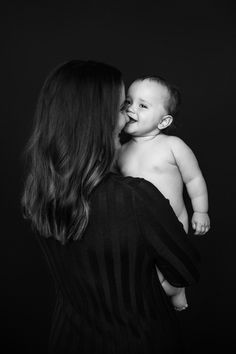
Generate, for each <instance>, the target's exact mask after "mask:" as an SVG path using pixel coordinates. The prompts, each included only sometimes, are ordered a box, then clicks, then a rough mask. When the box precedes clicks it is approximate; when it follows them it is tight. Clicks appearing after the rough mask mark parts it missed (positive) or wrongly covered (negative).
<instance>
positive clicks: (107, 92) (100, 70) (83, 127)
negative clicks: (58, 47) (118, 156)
mask: <svg viewBox="0 0 236 354" xmlns="http://www.w3.org/2000/svg"><path fill="white" fill-rule="evenodd" d="M121 87H122V77H121V73H120V71H119V70H117V69H115V68H113V67H111V66H109V65H106V64H103V63H97V62H92V61H79V60H73V61H70V62H67V63H65V64H63V65H60V66H59V67H58V68H56V69H55V70H54V71H53V72H52V73H51V74H50V75H49V76H48V78H47V79H46V81H45V83H44V85H43V87H42V89H41V92H40V95H39V98H38V103H37V108H36V112H35V119H34V127H33V132H32V135H31V137H30V139H29V142H28V144H27V145H26V148H25V151H24V154H26V159H27V162H28V168H29V170H28V175H27V178H26V182H25V186H24V192H23V195H22V200H21V205H22V209H23V216H24V217H25V218H26V219H29V220H30V221H31V222H32V226H33V229H34V230H37V231H38V232H39V233H40V234H41V235H43V236H46V237H49V236H52V237H54V238H56V239H57V240H59V241H60V242H61V243H62V244H65V243H66V242H67V241H68V240H69V239H73V240H76V239H80V238H81V237H82V234H83V232H84V230H85V228H86V226H87V224H88V219H89V198H90V194H91V192H92V191H93V189H94V188H95V187H96V186H97V185H98V183H99V182H100V181H101V180H102V179H103V177H104V176H105V175H106V174H107V173H108V172H109V171H110V169H111V166H112V163H113V158H114V140H113V132H114V129H115V125H116V120H117V116H118V110H119V100H120V92H121Z"/></svg>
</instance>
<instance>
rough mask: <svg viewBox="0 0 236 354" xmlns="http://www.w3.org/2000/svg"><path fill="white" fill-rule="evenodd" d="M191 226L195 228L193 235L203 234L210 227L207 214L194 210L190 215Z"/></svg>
mask: <svg viewBox="0 0 236 354" xmlns="http://www.w3.org/2000/svg"><path fill="white" fill-rule="evenodd" d="M192 227H193V229H194V230H195V233H194V234H195V235H205V233H207V231H209V229H210V218H209V216H208V214H207V213H200V212H197V211H195V212H194V213H193V217H192Z"/></svg>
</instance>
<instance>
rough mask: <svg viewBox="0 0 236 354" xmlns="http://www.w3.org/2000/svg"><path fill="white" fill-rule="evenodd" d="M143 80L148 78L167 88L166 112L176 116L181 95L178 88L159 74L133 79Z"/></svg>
mask: <svg viewBox="0 0 236 354" xmlns="http://www.w3.org/2000/svg"><path fill="white" fill-rule="evenodd" d="M144 80H149V81H154V82H156V83H158V84H160V85H162V86H164V87H166V88H167V90H168V92H169V95H170V97H169V100H168V103H167V107H166V109H167V113H168V114H170V115H172V116H173V117H176V115H177V113H178V112H179V108H180V104H181V95H180V91H179V89H178V88H177V87H176V86H174V85H172V84H171V83H169V82H168V81H167V80H165V79H164V78H163V77H161V76H156V75H154V76H142V77H139V78H137V79H136V80H135V81H144Z"/></svg>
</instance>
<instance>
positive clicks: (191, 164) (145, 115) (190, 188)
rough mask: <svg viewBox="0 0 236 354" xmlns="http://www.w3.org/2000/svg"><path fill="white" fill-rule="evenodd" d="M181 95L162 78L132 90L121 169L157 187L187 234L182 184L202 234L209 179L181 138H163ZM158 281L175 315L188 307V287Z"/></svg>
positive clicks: (206, 227)
mask: <svg viewBox="0 0 236 354" xmlns="http://www.w3.org/2000/svg"><path fill="white" fill-rule="evenodd" d="M179 97H180V95H179V92H178V90H177V89H176V88H174V87H173V86H171V85H170V84H169V83H168V82H166V81H165V80H164V79H162V78H160V77H144V78H140V79H137V80H135V81H134V82H133V83H132V84H131V86H130V87H129V90H128V94H127V98H126V102H125V111H126V114H127V116H128V118H129V121H128V123H127V124H126V126H125V130H124V131H125V132H126V133H128V134H129V135H130V136H131V140H129V141H128V142H126V143H125V144H123V145H121V147H120V151H119V155H118V160H117V163H118V167H119V169H120V172H121V173H122V174H123V175H124V176H132V177H141V178H145V179H146V180H148V181H150V182H151V183H153V184H154V185H155V186H156V187H157V188H158V189H159V191H160V192H161V193H162V194H163V195H164V196H165V198H167V199H169V201H170V204H171V206H172V208H173V210H174V212H175V214H176V216H177V217H178V219H179V221H180V222H181V223H182V224H183V227H184V230H185V232H186V233H188V225H189V221H188V214H187V210H186V206H185V204H184V198H183V184H185V186H186V190H187V192H188V195H189V197H190V199H191V203H192V208H193V216H192V227H193V229H194V230H195V234H198V235H203V234H205V233H206V232H207V231H208V230H209V228H210V220H209V216H208V193H207V187H206V183H205V180H204V178H203V175H202V173H201V170H200V168H199V165H198V161H197V159H196V157H195V155H194V153H193V152H192V150H191V149H190V148H189V147H188V146H187V145H186V144H185V143H184V142H183V141H182V140H181V139H180V138H178V137H176V136H170V135H166V134H164V133H163V131H164V129H165V128H167V127H168V126H170V125H171V123H172V121H173V116H174V114H175V113H176V111H177V110H178V106H179ZM157 273H158V276H159V280H160V282H161V284H162V286H163V288H164V290H165V292H166V294H167V295H169V296H171V301H172V304H173V306H174V307H175V309H176V310H179V311H180V310H183V309H185V308H186V307H187V306H188V305H187V300H186V296H185V289H184V288H176V287H173V286H172V285H171V284H169V283H168V282H167V281H166V280H165V279H164V277H163V275H162V274H161V272H160V271H159V270H158V269H157Z"/></svg>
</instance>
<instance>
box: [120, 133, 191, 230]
mask: <svg viewBox="0 0 236 354" xmlns="http://www.w3.org/2000/svg"><path fill="white" fill-rule="evenodd" d="M118 165H119V168H120V171H121V173H122V174H123V175H124V176H132V177H141V178H145V179H146V180H148V181H150V182H151V183H153V184H154V185H155V186H156V187H157V188H158V189H159V191H160V192H161V193H162V194H163V195H164V196H165V198H167V199H169V201H170V204H171V206H172V208H173V210H174V212H175V214H176V216H177V217H178V219H179V220H180V221H181V222H182V224H183V225H184V228H185V231H186V232H187V230H188V216H187V211H186V207H185V204H184V200H183V180H182V176H181V174H180V171H179V168H178V166H177V165H176V162H175V158H174V155H173V153H172V151H171V147H170V145H169V144H168V136H165V135H159V136H158V137H157V138H154V139H151V140H139V141H133V140H132V141H130V142H128V143H127V144H125V145H124V146H123V147H122V148H121V151H120V155H119V158H118Z"/></svg>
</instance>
